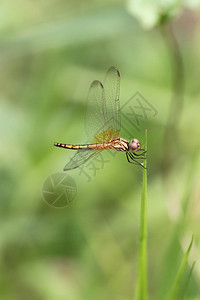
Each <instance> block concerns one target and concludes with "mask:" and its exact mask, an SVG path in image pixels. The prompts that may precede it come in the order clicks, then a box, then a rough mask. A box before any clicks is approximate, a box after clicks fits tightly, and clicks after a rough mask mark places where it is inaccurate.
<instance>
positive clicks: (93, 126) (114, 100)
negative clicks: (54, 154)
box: [64, 67, 121, 171]
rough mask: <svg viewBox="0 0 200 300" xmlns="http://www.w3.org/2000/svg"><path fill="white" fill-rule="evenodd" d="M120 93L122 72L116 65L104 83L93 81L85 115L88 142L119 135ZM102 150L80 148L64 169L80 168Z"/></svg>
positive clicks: (107, 139) (104, 140)
mask: <svg viewBox="0 0 200 300" xmlns="http://www.w3.org/2000/svg"><path fill="white" fill-rule="evenodd" d="M119 94H120V74H119V71H118V69H117V68H116V67H111V68H110V69H109V70H108V72H107V74H106V77H105V81H104V85H102V83H101V82H100V81H98V80H95V81H93V82H92V84H91V86H90V89H89V94H88V102H87V111H86V117H85V131H86V134H87V137H88V141H87V142H89V141H92V142H93V143H104V142H108V141H109V140H110V139H112V138H117V137H118V136H119V133H120V128H121V121H120V102H119ZM100 151H101V150H78V151H77V152H76V154H75V155H74V156H73V157H72V158H71V160H70V161H69V162H68V163H67V165H66V166H65V167H64V170H65V171H66V170H72V169H75V168H78V167H79V166H80V165H82V164H84V163H85V162H86V161H88V160H89V159H90V158H92V157H94V156H95V155H97V154H98V153H99V152H100Z"/></svg>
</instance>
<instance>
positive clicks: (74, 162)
mask: <svg viewBox="0 0 200 300" xmlns="http://www.w3.org/2000/svg"><path fill="white" fill-rule="evenodd" d="M99 152H101V150H94V151H92V150H78V151H76V154H75V155H74V156H73V157H72V158H71V159H70V161H69V162H68V163H67V164H66V166H65V167H64V171H69V170H72V169H76V168H78V167H80V166H81V165H82V164H84V163H85V162H86V161H88V160H89V159H91V158H92V157H94V156H95V155H97V154H98V153H99Z"/></svg>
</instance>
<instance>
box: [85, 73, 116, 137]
mask: <svg viewBox="0 0 200 300" xmlns="http://www.w3.org/2000/svg"><path fill="white" fill-rule="evenodd" d="M119 93H120V74H119V71H118V69H117V68H115V67H111V68H110V69H109V70H108V72H107V74H106V77H105V81H104V86H103V85H102V83H101V82H100V81H97V80H95V81H93V83H92V84H91V86H90V90H89V94H88V103H87V111H86V118H85V131H86V134H87V137H88V140H89V141H93V142H98V143H103V142H108V141H109V140H110V139H111V138H116V137H118V136H119V132H120V127H121V126H120V103H119Z"/></svg>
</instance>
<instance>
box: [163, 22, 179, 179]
mask: <svg viewBox="0 0 200 300" xmlns="http://www.w3.org/2000/svg"><path fill="white" fill-rule="evenodd" d="M160 30H161V33H162V36H163V39H164V41H165V44H166V47H167V50H168V52H169V55H170V59H171V70H172V91H173V95H172V99H171V103H170V110H169V115H168V123H167V126H166V131H165V136H164V143H163V158H162V162H161V170H162V173H163V174H164V173H166V171H167V170H168V169H169V168H170V166H171V165H172V163H173V161H174V160H175V158H176V154H177V139H178V126H179V122H180V117H181V113H182V108H183V100H184V98H183V93H184V67H183V60H182V55H181V51H180V48H179V45H178V42H177V39H176V36H175V34H174V31H173V28H172V26H171V24H170V23H164V24H163V25H162V26H161V27H160ZM169 147H170V151H169Z"/></svg>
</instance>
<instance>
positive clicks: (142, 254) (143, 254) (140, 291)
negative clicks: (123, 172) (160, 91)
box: [135, 130, 148, 300]
mask: <svg viewBox="0 0 200 300" xmlns="http://www.w3.org/2000/svg"><path fill="white" fill-rule="evenodd" d="M145 151H147V130H146V133H145ZM146 156H147V155H146V153H145V155H144V157H145V159H144V168H143V187H142V197H141V212H140V239H139V252H138V274H137V282H136V293H135V300H147V299H148V295H147V169H146V167H147V159H146V158H147V157H146Z"/></svg>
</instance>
